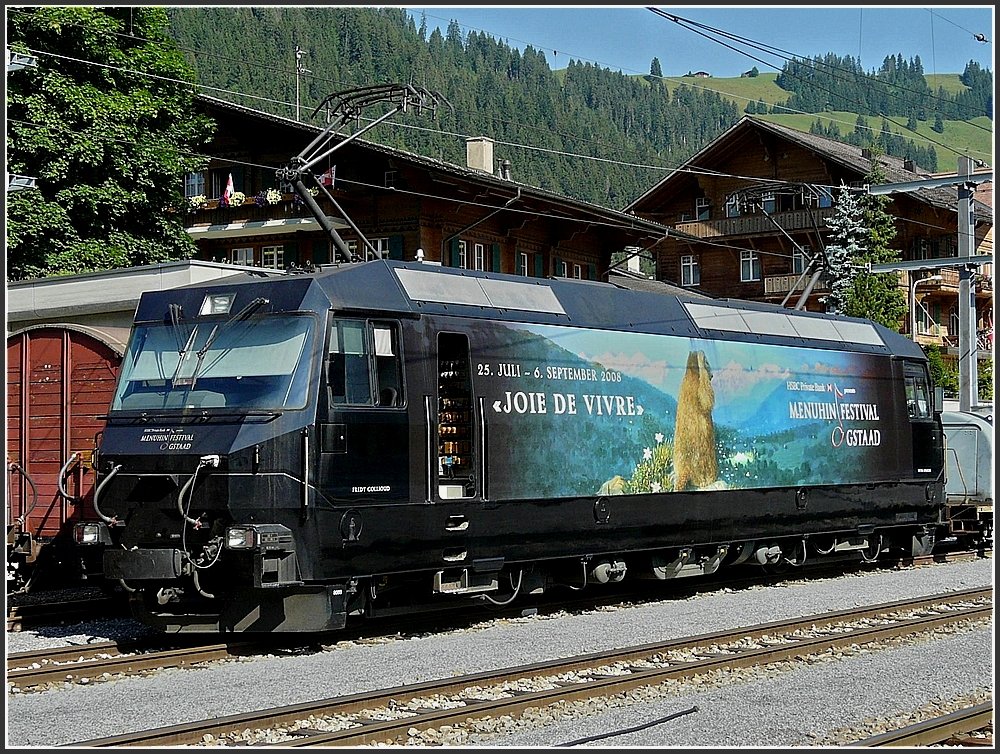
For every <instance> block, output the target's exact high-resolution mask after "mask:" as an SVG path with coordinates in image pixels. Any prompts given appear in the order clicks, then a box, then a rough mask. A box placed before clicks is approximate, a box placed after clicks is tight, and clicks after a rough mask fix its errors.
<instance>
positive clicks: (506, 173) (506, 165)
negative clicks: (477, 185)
mask: <svg viewBox="0 0 1000 754" xmlns="http://www.w3.org/2000/svg"><path fill="white" fill-rule="evenodd" d="M500 177H501V178H503V179H504V180H505V181H509V180H510V160H501V161H500Z"/></svg>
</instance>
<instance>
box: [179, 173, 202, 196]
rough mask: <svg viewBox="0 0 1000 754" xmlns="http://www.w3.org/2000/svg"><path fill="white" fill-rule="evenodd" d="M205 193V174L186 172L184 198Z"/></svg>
mask: <svg viewBox="0 0 1000 754" xmlns="http://www.w3.org/2000/svg"><path fill="white" fill-rule="evenodd" d="M199 195H201V196H204V195H205V174H204V173H188V174H187V175H186V176H184V198H185V199H187V198H190V197H192V196H199Z"/></svg>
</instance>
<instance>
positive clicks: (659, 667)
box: [74, 588, 993, 748]
mask: <svg viewBox="0 0 1000 754" xmlns="http://www.w3.org/2000/svg"><path fill="white" fill-rule="evenodd" d="M992 595H993V590H992V589H991V588H985V589H972V590H966V591H962V592H952V593H947V594H942V595H934V596H931V597H924V598H920V599H913V600H901V601H897V602H891V603H885V604H882V605H875V606H869V607H864V608H857V609H852V610H842V611H836V612H831V613H824V614H821V615H814V616H807V617H805V618H797V619H794V620H782V621H775V622H772V623H766V624H762V625H758V626H753V627H750V628H742V629H737V630H732V631H722V632H716V633H710V634H702V635H699V636H693V637H689V638H685V639H674V640H670V641H665V642H657V643H653V644H645V645H642V646H637V647H629V648H625V649H617V650H612V651H610V652H602V653H596V654H588V655H582V656H578V657H572V658H568V659H560V660H554V661H550V662H544V663H535V664H532V665H526V666H520V667H515V668H505V669H501V670H496V671H486V672H482V673H477V674H473V675H467V676H461V677H453V678H447V679H442V680H437V681H427V682H423V683H417V684H411V685H407V686H399V687H395V688H390V689H382V690H375V691H370V692H364V693H359V694H353V695H350V696H341V697H333V698H330V699H324V700H319V701H313V702H307V703H304V704H296V705H291V706H287V707H280V708H274V709H268V710H261V711H255V712H251V713H248V714H241V715H232V716H228V717H224V718H213V719H210V720H203V721H198V722H191V723H182V724H179V725H172V726H169V727H165V728H157V729H153V730H147V731H140V732H137V733H130V734H125V735H120V736H112V737H107V738H100V739H92V740H89V741H83V742H80V743H77V744H74V746H82V747H95V748H96V747H109V746H176V745H185V744H186V745H191V744H199V743H211V745H213V746H218V745H275V746H282V747H301V746H356V745H362V744H380V743H388V744H405V743H407V742H409V741H411V739H414V738H415V737H418V736H419V735H420V732H421V731H426V730H427V729H429V728H440V727H441V726H445V725H449V726H463V725H470V724H473V722H472V721H475V720H477V719H481V718H485V717H494V718H496V717H498V716H503V715H509V716H517V715H519V714H521V713H522V712H524V711H525V710H526V709H528V708H530V707H536V708H541V707H546V706H548V705H551V704H555V703H558V702H566V701H573V700H577V699H584V698H591V697H597V696H609V695H613V694H619V693H622V692H625V691H629V690H632V689H636V688H640V687H644V686H655V685H657V684H660V683H663V682H665V681H669V680H679V679H680V680H683V679H687V678H690V677H692V676H693V675H696V674H705V673H711V672H714V671H720V670H726V669H732V668H745V667H751V666H757V665H765V664H771V663H775V662H780V661H783V660H790V659H795V658H802V657H806V656H811V655H822V654H824V653H829V652H832V651H835V650H836V649H837V648H841V647H845V646H850V645H863V644H866V643H872V642H879V641H888V640H891V639H894V638H897V637H902V636H908V635H912V634H918V633H923V632H928V631H931V630H934V629H937V628H940V627H942V626H946V625H954V624H957V623H961V622H965V621H979V620H987V619H991V618H992V614H993V605H992Z"/></svg>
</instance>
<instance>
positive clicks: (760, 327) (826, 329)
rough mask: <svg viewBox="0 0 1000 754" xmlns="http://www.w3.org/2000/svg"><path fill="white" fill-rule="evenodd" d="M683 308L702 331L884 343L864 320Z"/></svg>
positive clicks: (687, 305)
mask: <svg viewBox="0 0 1000 754" xmlns="http://www.w3.org/2000/svg"><path fill="white" fill-rule="evenodd" d="M684 308H685V309H687V312H688V314H690V315H691V319H693V320H694V323H695V324H696V325H697V326H698V327H701V328H703V329H705V330H725V331H727V332H745V333H756V334H758V335H780V336H784V337H789V338H810V339H812V340H830V341H836V342H838V343H864V344H865V345H872V346H881V345H884V344H883V343H882V338H881V337H879V334H878V331H877V330H876V329H875V328H874V326H872V325H870V324H867V323H865V322H849V321H846V320H840V319H826V318H822V317H807V316H802V315H798V316H793V315H789V314H784V313H782V312H763V311H757V310H755V309H733V308H730V307H726V306H711V305H708V304H694V303H689V302H685V303H684Z"/></svg>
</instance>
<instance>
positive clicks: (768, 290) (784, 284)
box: [764, 275, 830, 296]
mask: <svg viewBox="0 0 1000 754" xmlns="http://www.w3.org/2000/svg"><path fill="white" fill-rule="evenodd" d="M800 278H802V276H801V275H768V276H767V277H765V278H764V295H765V296H782V295H784V294H786V293H788V292H789V291H803V290H805V287H806V283H808V282H809V278H808V277H805V278H802V279H800ZM796 282H798V285H796ZM793 286H794V287H793ZM829 290H830V286H829V285H827V284H826V283H825V282H824V281H823V280H817V281H816V284H815V285H814V286H813V288H812V292H813V293H820V292H823V291H829Z"/></svg>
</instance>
